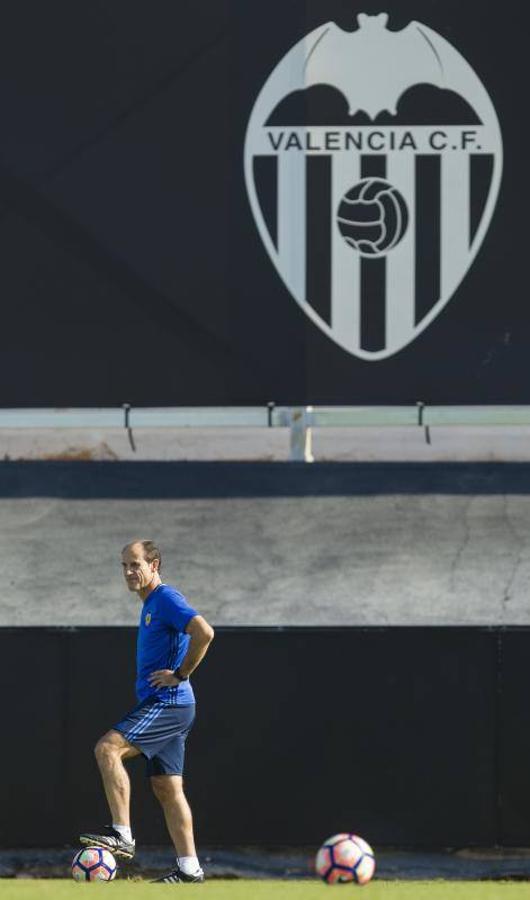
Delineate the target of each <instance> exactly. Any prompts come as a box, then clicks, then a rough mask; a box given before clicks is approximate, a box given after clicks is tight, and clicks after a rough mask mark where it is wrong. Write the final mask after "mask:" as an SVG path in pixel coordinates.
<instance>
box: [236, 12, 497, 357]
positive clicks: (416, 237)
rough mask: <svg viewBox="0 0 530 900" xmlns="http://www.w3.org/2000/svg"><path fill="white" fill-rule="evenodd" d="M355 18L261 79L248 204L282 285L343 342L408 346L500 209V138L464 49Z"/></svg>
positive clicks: (307, 43) (413, 30)
mask: <svg viewBox="0 0 530 900" xmlns="http://www.w3.org/2000/svg"><path fill="white" fill-rule="evenodd" d="M388 24H389V23H388V14H387V13H380V14H379V15H376V16H369V15H366V14H364V13H362V14H360V15H359V16H358V17H357V28H356V29H355V30H354V31H343V30H342V29H341V28H339V27H338V26H337V25H336V24H335V23H334V22H327V23H325V24H323V25H321V26H319V27H318V28H316V29H315V30H314V31H312V32H311V33H310V34H308V35H306V36H304V37H302V38H301V40H300V41H299V42H298V43H297V44H295V46H294V47H292V48H291V50H289V51H288V53H287V54H286V55H285V56H284V57H283V59H281V60H280V61H279V62H278V63H277V65H276V66H275V68H273V70H272V72H271V74H270V75H269V77H268V79H267V80H266V82H265V84H264V85H263V87H262V89H261V90H260V91H259V93H258V96H257V99H256V101H255V104H254V107H253V109H252V111H251V114H250V118H249V123H248V127H247V133H246V139H245V152H244V165H245V181H246V186H247V193H248V197H249V202H250V207H251V211H252V214H253V216H254V220H255V223H256V226H257V228H258V231H259V233H260V236H261V238H262V241H263V244H264V246H265V249H266V250H267V253H268V255H269V257H270V259H271V261H272V263H273V264H274V266H275V267H276V270H277V272H278V274H279V275H280V277H281V279H282V281H283V283H284V285H285V287H286V288H287V290H288V292H289V293H290V294H291V295H292V297H293V298H294V299H295V300H296V302H297V303H298V304H299V306H300V307H301V308H302V309H303V311H304V312H305V313H306V315H307V316H308V317H309V318H310V319H311V320H312V321H313V323H314V324H315V325H316V326H317V327H318V328H319V329H320V330H321V331H322V332H323V333H324V334H325V335H327V337H328V338H330V339H331V340H333V341H334V342H335V343H336V344H337V345H338V346H339V347H341V348H342V349H343V350H344V351H346V352H347V353H350V354H352V355H354V356H356V357H358V358H361V359H364V360H369V361H377V360H381V359H385V358H387V357H389V356H392V355H393V354H395V353H398V352H400V351H402V350H403V349H404V348H405V347H407V346H408V345H409V344H410V343H411V342H412V341H413V340H415V338H416V337H418V335H419V334H421V332H423V331H424V330H425V329H426V328H427V327H428V326H429V325H430V323H431V322H433V320H434V319H435V318H436V317H437V316H438V314H439V313H440V312H441V311H442V309H443V308H444V307H445V305H446V304H447V303H448V301H449V300H450V299H451V297H452V296H453V295H454V294H455V292H456V291H457V289H458V287H459V285H460V284H461V282H462V280H463V279H464V276H465V275H466V273H467V271H468V270H469V268H470V266H471V265H472V263H473V260H474V258H475V256H476V254H477V253H478V251H479V249H480V246H481V244H482V241H483V239H484V237H485V234H486V232H487V229H488V227H489V224H490V221H491V218H492V216H493V212H494V209H495V205H496V201H497V197H498V192H499V189H500V183H501V174H502V136H501V130H500V126H499V122H498V119H497V114H496V112H495V109H494V106H493V104H492V102H491V99H490V97H489V94H488V92H487V90H486V88H485V87H484V85H483V84H482V82H481V81H480V79H479V77H478V76H477V74H476V73H475V72H474V71H473V69H472V68H471V66H470V65H469V63H468V62H467V61H466V60H465V58H464V57H463V56H462V55H461V54H460V53H459V51H458V50H456V49H455V48H454V47H453V46H452V45H451V44H450V43H449V42H448V41H447V40H446V39H445V38H444V37H442V36H441V35H439V34H437V32H435V31H433V30H432V29H431V28H429V27H428V26H427V25H424V24H422V23H420V22H410V23H409V24H408V25H407V26H406V27H405V28H403V29H402V30H400V31H393V30H391V29H390V28H389V27H388Z"/></svg>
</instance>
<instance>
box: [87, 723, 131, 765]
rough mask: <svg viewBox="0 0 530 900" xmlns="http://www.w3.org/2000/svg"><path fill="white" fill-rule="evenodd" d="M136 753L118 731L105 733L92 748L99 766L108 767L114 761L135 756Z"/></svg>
mask: <svg viewBox="0 0 530 900" xmlns="http://www.w3.org/2000/svg"><path fill="white" fill-rule="evenodd" d="M137 752H138V751H136V750H135V748H134V747H132V746H131V744H129V743H128V741H126V740H125V738H124V737H123V736H122V735H121V734H120V733H119V732H118V731H107V733H106V734H104V735H103V737H101V738H100V739H99V741H98V742H97V744H96V746H95V747H94V755H95V757H96V760H97V762H98V765H100V766H106V765H109V764H110V763H112V762H113V760H115V759H125V758H127V757H128V756H131V755H136V753H137Z"/></svg>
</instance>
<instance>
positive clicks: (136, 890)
mask: <svg viewBox="0 0 530 900" xmlns="http://www.w3.org/2000/svg"><path fill="white" fill-rule="evenodd" d="M105 891H110V892H111V893H112V900H152V898H156V897H158V898H159V897H160V896H161V895H162V896H163V897H167V895H168V894H171V892H173V891H176V892H177V893H178V897H179V898H180V900H192V898H195V900H197V895H198V897H199V900H200V898H203V900H324V898H325V900H334V898H335V895H336V894H337V896H338V900H347V898H348V897H350V896H351V897H352V898H353V900H355V898H356V897H358V898H359V900H363V898H364V900H497V898H498V900H528V898H529V896H530V886H529V885H528V883H518V882H506V881H505V882H491V881H490V882H484V881H458V882H455V881H373V882H372V883H371V884H369V885H367V886H366V887H363V888H360V887H357V886H356V885H349V884H346V885H337V886H334V887H328V886H327V885H325V884H322V883H321V882H319V881H316V880H315V881H314V882H313V881H247V880H243V879H242V880H237V881H232V880H230V881H221V880H219V881H217V880H213V881H210V882H207V883H206V884H203V885H169V884H167V885H154V884H147V883H145V882H132V881H125V880H124V881H114V882H112V884H76V883H75V882H73V881H69V880H51V879H49V880H41V879H4V880H0V900H67V898H68V900H69V898H72V897H74V898H78V897H79V896H80V895H82V896H87V894H90V896H92V895H93V893H94V892H95V893H96V894H97V895H98V896H100V892H105ZM330 892H331V893H330Z"/></svg>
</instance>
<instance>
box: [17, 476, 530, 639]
mask: <svg viewBox="0 0 530 900" xmlns="http://www.w3.org/2000/svg"><path fill="white" fill-rule="evenodd" d="M134 536H144V537H145V536H148V537H152V538H154V539H155V540H157V541H159V542H160V544H161V546H162V548H163V555H164V569H163V575H164V578H165V580H167V581H169V582H171V583H174V584H176V585H178V586H179V587H180V588H181V590H183V592H184V593H185V594H186V595H187V596H188V597H189V599H190V601H191V602H192V603H194V604H196V605H197V607H198V608H199V609H200V610H201V611H202V612H203V613H204V615H205V616H206V617H207V618H208V619H209V620H210V621H211V622H212V623H213V624H217V625H243V624H244V625H277V624H280V625H338V626H340V625H405V624H406V625H409V624H432V625H435V624H436V625H437V624H445V625H455V624H481V625H499V624H530V467H528V466H520V467H513V466H505V467H503V466H490V467H488V466H483V467H473V466H459V467H458V466H457V467H449V466H434V467H429V466H415V467H414V466H412V467H399V466H397V467H392V466H384V465H380V466H375V467H370V466H365V467H363V466H351V465H345V466H340V465H339V466H309V467H308V466H303V464H301V465H300V466H295V467H290V466H288V465H287V466H278V465H274V464H273V465H268V466H267V465H261V466H259V465H257V466H254V465H250V466H249V465H247V466H237V465H236V466H222V465H221V466H208V465H203V466H200V465H199V466H194V465H192V464H190V465H182V464H181V465H180V466H178V465H177V466H171V465H167V464H166V465H165V466H164V464H159V465H158V466H157V465H155V464H153V465H149V464H144V465H143V466H142V465H141V464H140V465H139V466H131V465H130V464H129V465H128V464H120V463H107V464H104V463H101V464H83V463H77V464H55V465H53V464H52V465H51V466H46V465H45V464H40V465H39V464H36V465H32V464H25V465H24V464H21V465H17V464H3V466H0V578H1V582H2V587H3V590H2V594H1V597H0V625H109V624H116V625H122V624H133V623H134V622H135V621H136V619H137V615H138V604H137V601H136V599H135V596H134V595H130V594H128V593H127V591H126V590H125V589H124V586H123V585H122V582H121V573H120V568H119V551H120V549H121V547H122V545H123V544H124V543H125V542H126V541H127V540H129V539H130V538H131V537H134Z"/></svg>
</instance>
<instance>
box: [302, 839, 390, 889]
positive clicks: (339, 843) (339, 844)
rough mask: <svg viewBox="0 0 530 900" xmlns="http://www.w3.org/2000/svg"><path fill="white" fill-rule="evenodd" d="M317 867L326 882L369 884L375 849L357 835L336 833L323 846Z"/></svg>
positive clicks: (373, 868)
mask: <svg viewBox="0 0 530 900" xmlns="http://www.w3.org/2000/svg"><path fill="white" fill-rule="evenodd" d="M315 869H316V872H317V875H320V877H321V878H322V879H323V881H325V882H326V884H344V883H345V882H348V881H351V882H354V883H355V884H361V885H362V884H368V882H369V881H370V880H371V879H372V878H373V875H374V872H375V857H374V851H373V850H372V848H371V847H370V844H368V843H367V842H366V841H365V840H363V839H362V838H361V837H359V836H358V835H357V834H348V833H341V834H334V835H333V836H332V837H330V838H328V839H327V841H324V843H323V844H322V846H321V847H320V849H319V851H318V853H317V855H316V859H315Z"/></svg>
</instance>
